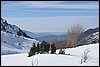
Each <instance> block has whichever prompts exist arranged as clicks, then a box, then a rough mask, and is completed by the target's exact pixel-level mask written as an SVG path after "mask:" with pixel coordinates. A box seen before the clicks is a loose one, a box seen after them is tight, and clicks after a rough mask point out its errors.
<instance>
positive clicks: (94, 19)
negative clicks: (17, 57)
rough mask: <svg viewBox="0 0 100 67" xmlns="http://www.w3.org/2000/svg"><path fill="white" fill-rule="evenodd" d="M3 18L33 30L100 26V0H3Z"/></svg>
mask: <svg viewBox="0 0 100 67" xmlns="http://www.w3.org/2000/svg"><path fill="white" fill-rule="evenodd" d="M1 17H2V18H4V19H6V20H7V21H8V23H11V24H14V25H17V26H19V27H20V28H21V29H23V30H28V31H31V32H66V31H67V29H68V28H70V27H71V26H72V25H73V24H81V25H83V27H84V28H85V29H89V28H95V27H99V1H1Z"/></svg>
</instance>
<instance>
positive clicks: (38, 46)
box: [36, 43, 40, 53]
mask: <svg viewBox="0 0 100 67" xmlns="http://www.w3.org/2000/svg"><path fill="white" fill-rule="evenodd" d="M36 48H37V50H36V52H37V53H39V51H40V44H39V43H38V44H37V47H36Z"/></svg>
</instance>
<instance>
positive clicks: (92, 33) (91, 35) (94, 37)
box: [84, 27, 99, 44]
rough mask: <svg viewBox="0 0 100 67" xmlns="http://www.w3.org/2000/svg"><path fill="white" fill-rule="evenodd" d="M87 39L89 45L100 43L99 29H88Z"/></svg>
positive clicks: (86, 32)
mask: <svg viewBox="0 0 100 67" xmlns="http://www.w3.org/2000/svg"><path fill="white" fill-rule="evenodd" d="M84 33H85V38H86V39H87V40H88V43H89V44H91V43H99V27H96V28H94V29H88V30H86V31H85V32H84Z"/></svg>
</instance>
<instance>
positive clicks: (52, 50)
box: [51, 43, 56, 54]
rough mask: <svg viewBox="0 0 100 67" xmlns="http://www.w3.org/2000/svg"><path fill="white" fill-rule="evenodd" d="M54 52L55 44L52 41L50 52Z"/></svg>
mask: <svg viewBox="0 0 100 67" xmlns="http://www.w3.org/2000/svg"><path fill="white" fill-rule="evenodd" d="M55 52H56V47H55V44H54V43H52V44H51V54H54V53H55Z"/></svg>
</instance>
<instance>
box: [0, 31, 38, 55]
mask: <svg viewBox="0 0 100 67" xmlns="http://www.w3.org/2000/svg"><path fill="white" fill-rule="evenodd" d="M33 42H34V43H36V44H37V43H38V42H39V41H37V40H35V39H29V38H26V37H23V36H17V35H14V34H10V33H6V32H3V31H1V54H12V53H22V52H27V51H29V49H30V48H31V47H32V44H33ZM19 43H20V45H19Z"/></svg>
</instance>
